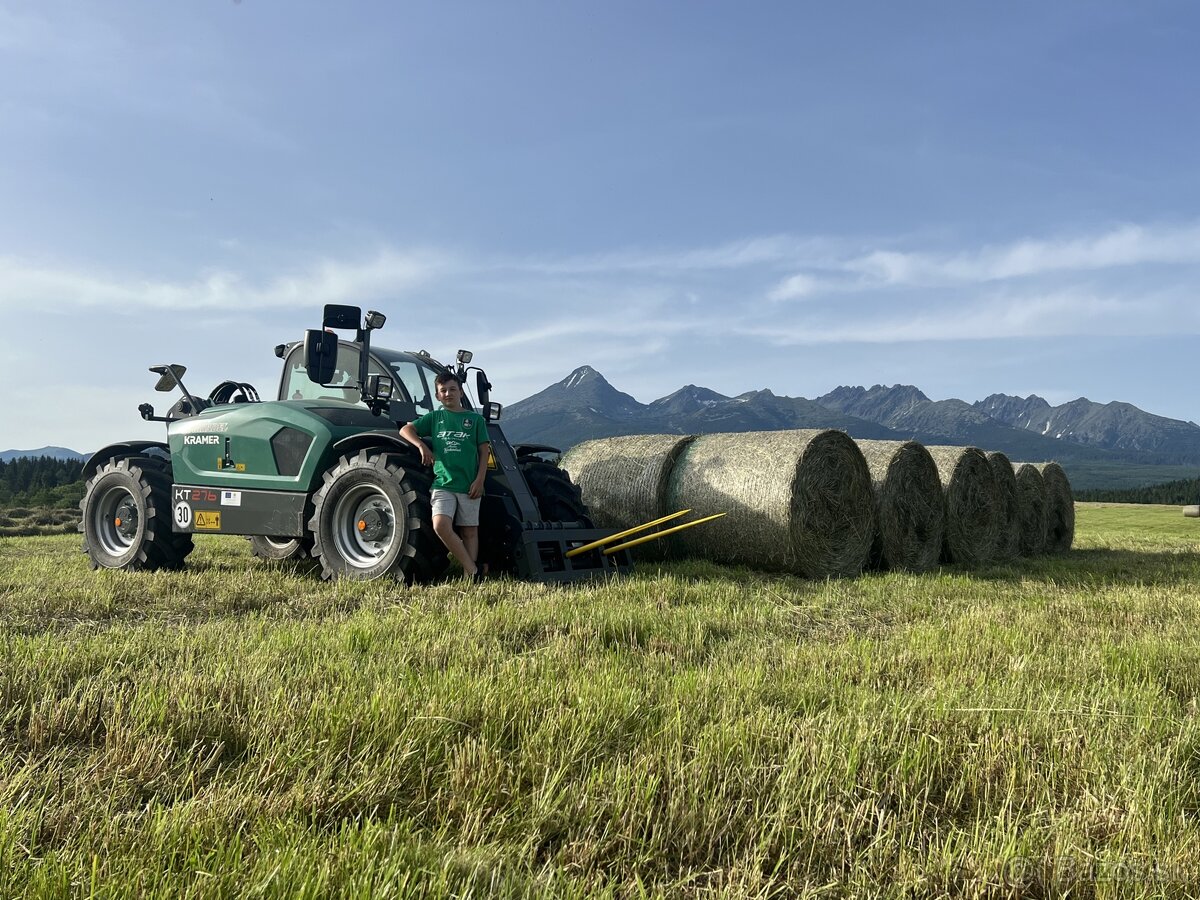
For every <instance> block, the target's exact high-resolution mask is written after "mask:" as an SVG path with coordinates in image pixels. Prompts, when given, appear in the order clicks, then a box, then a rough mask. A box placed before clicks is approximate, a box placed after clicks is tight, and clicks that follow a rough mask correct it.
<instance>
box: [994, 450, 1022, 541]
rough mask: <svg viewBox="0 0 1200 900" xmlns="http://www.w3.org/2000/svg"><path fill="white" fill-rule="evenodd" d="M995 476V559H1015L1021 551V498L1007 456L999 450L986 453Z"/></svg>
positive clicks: (1014, 474)
mask: <svg viewBox="0 0 1200 900" xmlns="http://www.w3.org/2000/svg"><path fill="white" fill-rule="evenodd" d="M987 460H988V463H989V464H990V465H991V467H992V475H994V476H995V478H996V490H997V492H998V496H999V501H1000V503H999V506H997V507H996V509H997V512H998V514H999V517H1000V534H999V537H998V538H997V539H996V559H998V560H1007V559H1015V558H1016V557H1017V555H1018V554H1020V552H1021V498H1020V496H1019V495H1018V493H1017V476H1016V473H1015V472H1013V465H1012V463H1011V462H1009V459H1008V457H1007V456H1005V455H1004V454H1003V453H1001V452H1000V451H999V450H991V451H989V452H988V454H987Z"/></svg>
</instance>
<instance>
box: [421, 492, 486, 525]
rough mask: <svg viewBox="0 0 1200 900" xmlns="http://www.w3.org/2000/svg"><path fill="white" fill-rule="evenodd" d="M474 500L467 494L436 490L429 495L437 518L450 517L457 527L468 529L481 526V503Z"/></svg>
mask: <svg viewBox="0 0 1200 900" xmlns="http://www.w3.org/2000/svg"><path fill="white" fill-rule="evenodd" d="M480 499H481V498H479V497H476V498H475V499H474V500H472V499H471V498H470V497H468V496H467V495H466V494H459V493H456V492H454V491H447V490H443V489H442V488H434V489H433V490H432V491H431V492H430V494H429V500H430V502H431V503H432V505H433V514H434V515H435V516H449V517H450V520H451V521H452V522H454V524H455V525H466V526H468V527H472V526H478V525H479V501H480Z"/></svg>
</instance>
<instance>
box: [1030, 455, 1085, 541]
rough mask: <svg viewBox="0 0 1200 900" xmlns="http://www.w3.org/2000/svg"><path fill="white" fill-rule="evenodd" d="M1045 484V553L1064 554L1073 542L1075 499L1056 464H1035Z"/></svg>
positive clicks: (1064, 474)
mask: <svg viewBox="0 0 1200 900" xmlns="http://www.w3.org/2000/svg"><path fill="white" fill-rule="evenodd" d="M1035 465H1036V466H1037V468H1038V471H1040V472H1041V473H1042V481H1044V482H1045V483H1046V552H1047V553H1066V552H1067V551H1068V550H1070V549H1071V544H1072V543H1074V541H1075V498H1074V496H1073V495H1072V494H1071V482H1070V481H1069V480H1068V479H1067V473H1066V472H1064V471H1063V467H1062V466H1060V465H1059V464H1058V463H1055V462H1049V463H1035Z"/></svg>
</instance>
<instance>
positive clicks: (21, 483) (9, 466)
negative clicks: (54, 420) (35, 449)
mask: <svg viewBox="0 0 1200 900" xmlns="http://www.w3.org/2000/svg"><path fill="white" fill-rule="evenodd" d="M82 497H83V462H82V461H80V460H71V459H55V458H54V457H53V456H19V457H17V458H16V459H14V460H10V461H8V462H5V461H3V460H0V507H8V508H12V507H16V506H43V507H50V508H52V509H69V508H70V507H72V506H77V505H78V504H79V501H80V499H81V498H82Z"/></svg>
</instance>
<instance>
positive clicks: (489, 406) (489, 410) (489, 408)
mask: <svg viewBox="0 0 1200 900" xmlns="http://www.w3.org/2000/svg"><path fill="white" fill-rule="evenodd" d="M502 412H504V407H503V406H501V405H500V404H499V403H485V404H484V406H483V417H484V419H486V420H487V421H489V422H499V421H500V413H502Z"/></svg>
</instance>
